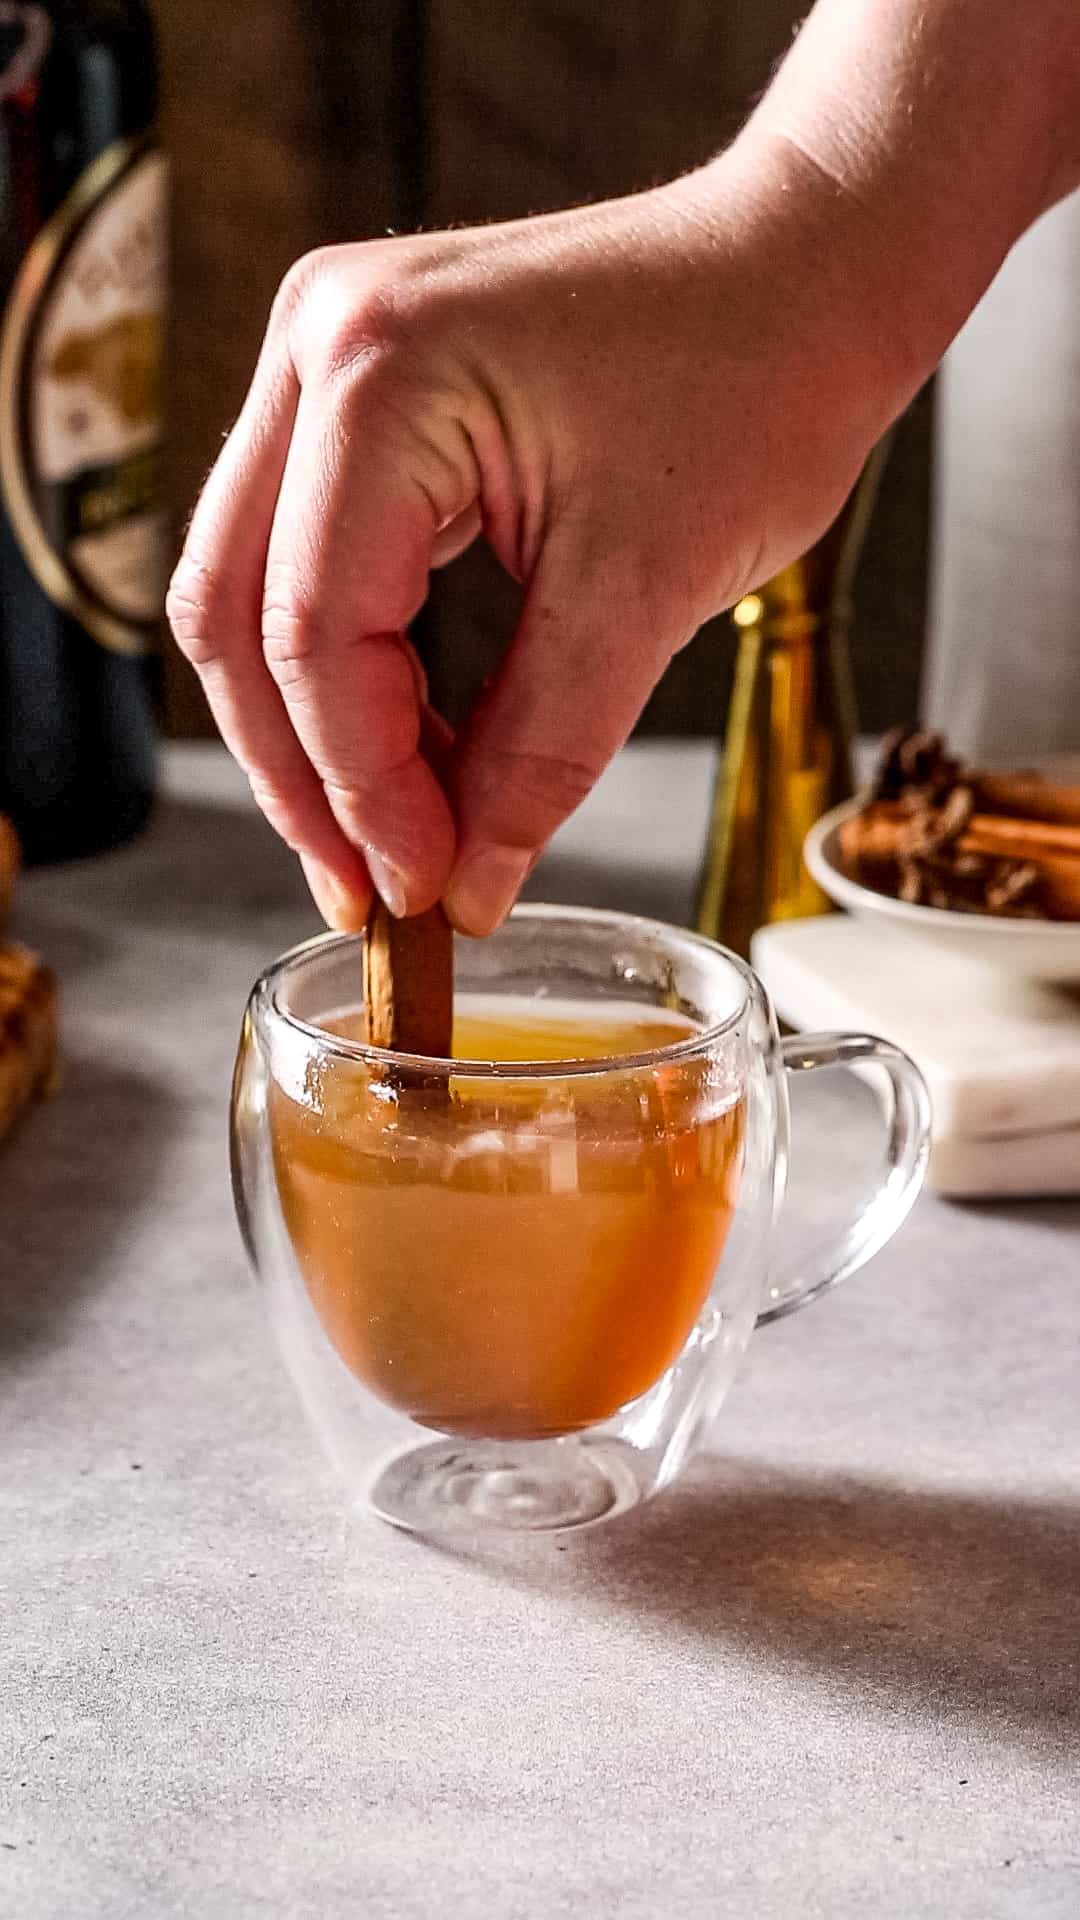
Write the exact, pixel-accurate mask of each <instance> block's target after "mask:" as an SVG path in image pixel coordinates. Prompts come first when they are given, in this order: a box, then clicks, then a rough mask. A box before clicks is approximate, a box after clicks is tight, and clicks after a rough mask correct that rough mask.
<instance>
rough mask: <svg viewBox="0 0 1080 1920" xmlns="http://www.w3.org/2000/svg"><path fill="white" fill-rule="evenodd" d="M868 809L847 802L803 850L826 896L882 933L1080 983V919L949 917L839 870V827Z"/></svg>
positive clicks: (816, 829)
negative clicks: (877, 925) (877, 890)
mask: <svg viewBox="0 0 1080 1920" xmlns="http://www.w3.org/2000/svg"><path fill="white" fill-rule="evenodd" d="M864 805H865V801H864V800H861V799H855V800H847V801H845V802H844V805H843V806H841V807H834V808H833V810H832V812H831V813H827V814H825V816H824V818H823V819H821V820H819V821H818V822H817V825H816V826H814V827H812V828H811V830H810V832H809V834H808V835H807V837H806V845H805V847H804V849H803V852H804V854H805V858H806V864H807V866H808V867H809V869H810V872H811V874H812V875H813V877H814V879H815V880H816V881H817V883H818V886H819V887H820V888H821V890H822V892H823V893H827V894H828V896H829V899H830V900H835V902H836V904H837V906H838V907H844V908H846V910H847V911H848V913H854V914H857V915H858V917H859V919H861V920H877V921H879V922H881V925H882V929H883V931H884V930H887V929H889V928H891V929H893V930H894V931H895V932H897V933H902V934H905V935H911V937H912V938H914V939H916V940H922V941H928V942H930V943H931V944H932V945H933V946H936V947H948V948H949V950H950V952H952V953H955V954H961V953H963V954H967V955H969V956H970V958H971V959H973V960H983V961H985V962H986V963H987V964H988V965H990V966H994V967H1003V968H1005V969H1006V970H1007V971H1008V972H1010V973H1016V974H1022V975H1023V976H1024V977H1025V978H1027V979H1029V980H1069V981H1080V921H1063V920H1005V919H997V918H994V917H993V916H992V915H990V914H980V913H947V912H945V911H944V909H942V908H940V907H916V906H912V905H911V904H910V903H909V902H908V901H907V900H894V899H892V898H891V897H890V896H889V895H888V894H885V893H875V892H874V891H873V889H872V888H870V887H862V886H860V885H859V883H858V881H857V880H849V879H848V876H847V874H846V873H844V872H843V870H842V868H841V866H840V848H839V841H838V835H839V829H840V827H841V825H842V824H843V822H844V821H845V820H848V819H850V818H851V816H852V814H855V813H858V812H859V810H860V808H861V807H862V806H864Z"/></svg>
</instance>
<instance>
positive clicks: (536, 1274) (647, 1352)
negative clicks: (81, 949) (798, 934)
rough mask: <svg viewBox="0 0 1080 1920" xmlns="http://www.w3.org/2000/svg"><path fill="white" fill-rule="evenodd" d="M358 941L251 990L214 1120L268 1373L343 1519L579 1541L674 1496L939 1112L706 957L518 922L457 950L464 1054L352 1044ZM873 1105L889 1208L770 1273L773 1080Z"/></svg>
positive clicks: (597, 931)
mask: <svg viewBox="0 0 1080 1920" xmlns="http://www.w3.org/2000/svg"><path fill="white" fill-rule="evenodd" d="M360 981H361V951H360V942H359V940H358V939H357V938H355V937H353V936H339V935H326V936H324V937H322V938H320V939H316V940H312V941H310V942H309V943H308V944H307V945H305V946H302V947H298V948H296V949H295V950H294V951H293V952H292V953H289V954H287V955H286V956H285V957H284V958H283V959H281V960H279V961H278V962H277V963H276V965H274V966H272V967H271V968H270V969H269V971H268V972H267V973H266V974H264V976H263V977H262V979H261V980H260V981H259V982H258V983H257V985H256V987H255V989H254V991H253V993H252V996H251V999H250V1002H249V1004H248V1008H247V1012H246V1015H245V1019H244V1029H243V1035H242V1038H241V1043H240V1052H239V1058H238V1061H237V1068H236V1077H235V1085H234V1096H233V1115H232V1129H233V1132H232V1137H233V1170H234V1183H235V1191H236V1202H237V1209H238V1213H239V1217H240V1222H241V1227H242V1230H243V1233H244V1238H245V1241H246V1244H247V1248H248V1251H249V1254H250V1256H251V1260H252V1262H253V1265H254V1267H255V1271H256V1273H257V1274H258V1276H259V1278H260V1279H261V1281H262V1282H263V1285H264V1287H265V1290H266V1295H267V1299H268V1302H269V1307H270V1313H271V1318H272V1321H273V1324H274V1327H275V1330H276V1333H277V1338H278V1341H279V1344H280V1347H281V1351H282V1354H283V1357H284V1360H285V1363H286V1365H287V1367H288V1369H289V1371H290V1372H291V1374H292V1376H293V1379H294V1380H295V1382H296V1385H297V1387H298V1389H299V1391H300V1394H301V1397H302V1400H303V1402H304V1405H305V1407H306V1408H307V1411H308V1414H309V1417H310V1419H311V1421H312V1423H313V1425H314V1426H315V1428H316V1429H317V1431H318V1432H319V1434H320V1435H321V1437H322V1439H323V1441H324V1442H325V1444H326V1446H327V1447H328V1449H329V1451H330V1453H331V1455H332V1456H333V1458H334V1459H335V1460H336V1462H337V1464H338V1466H339V1468H340V1469H341V1472H342V1473H343V1475H344V1478H345V1482H346V1485H347V1487H348V1489H349V1493H350V1496H351V1498H352V1499H353V1500H355V1501H357V1502H360V1503H364V1502H366V1503H367V1504H369V1505H370V1506H371V1507H372V1508H373V1509H374V1510H375V1512H376V1513H378V1514H380V1515H382V1517H383V1518H384V1519H386V1520H389V1521H392V1522H394V1523H395V1524H397V1525H399V1526H402V1527H407V1528H410V1529H412V1530H414V1531H416V1532H420V1533H428V1534H433V1535H439V1534H447V1533H461V1532H463V1531H465V1532H475V1531H477V1530H483V1529H511V1530H514V1531H517V1532H527V1531H550V1530H556V1529H561V1528H571V1527H578V1526H582V1525H587V1524H589V1523H591V1522H595V1521H598V1520H601V1519H603V1518H605V1517H607V1516H610V1515H613V1514H616V1513H618V1512H621V1511H624V1510H625V1509H626V1508H628V1507H630V1506H633V1505H634V1504H635V1503H636V1502H638V1501H640V1500H643V1499H646V1498H648V1497H649V1496H650V1495H652V1494H654V1493H656V1492H658V1491H659V1490H660V1489H661V1488H663V1487H665V1486H666V1485H667V1484H668V1483H669V1482H670V1481H671V1480H673V1479H674V1477H675V1476H676V1474H678V1472H679V1471H680V1469H681V1467H682V1466H683V1464H684V1462H685V1461H686V1460H687V1459H688V1458H689V1457H690V1456H691V1455H692V1454H693V1453H694V1452H695V1451H697V1450H698V1449H700V1447H701V1445H702V1442H703V1438H704V1436H705V1435H706V1433H707V1431H708V1429H709V1427H710V1425H711V1423H712V1421H713V1420H714V1418H715V1416H716V1413H717V1411H718V1409H719V1407H720V1404H721V1402H722V1400H723V1398H724V1395H725V1394H726V1392H727V1389H728V1386H729V1384H730V1382H731V1379H732V1376H733V1375H734V1373H735V1370H736V1367H737V1366H738V1363H739V1360H740V1358H741V1356H742V1354H743V1352H744V1350H745V1348H746V1345H747V1342H748V1340H749V1338H750V1335H751V1332H752V1331H753V1329H754V1326H755V1325H758V1324H761V1323H762V1322H763V1321H767V1320H772V1319H775V1318H777V1317H778V1316H779V1315H781V1314H785V1313H790V1312H791V1311H792V1310H793V1309H794V1308H796V1307H799V1306H802V1305H803V1304H804V1303H805V1302H806V1301H808V1300H811V1299H813V1298H814V1297H815V1296H816V1295H818V1294H820V1293H823V1292H824V1291H825V1289H826V1288H828V1287H830V1286H832V1285H834V1284H835V1282H836V1281H838V1280H842V1279H843V1278H845V1276H846V1275H848V1274H850V1273H853V1272H854V1271H855V1269H856V1268H858V1267H860V1266H862V1265H863V1263H864V1262H865V1261H867V1260H869V1259H870V1257H871V1255H872V1254H874V1253H875V1252H876V1251H877V1250H878V1248H880V1247H881V1246H882V1245H883V1244H884V1243H885V1241H887V1240H888V1239H889V1238H890V1237H891V1236H892V1234H894V1233H895V1232H896V1229H897V1228H898V1226H899V1225H900V1223H901V1221H902V1220H903V1219H904V1217H905V1215H906V1214H907V1212H908V1210H909V1208H910V1207H911V1205H912V1203H913V1201H914V1199H915V1197H916V1194H917V1193H918V1190H919V1187H920V1185H921V1183H922V1177H923V1172H924V1168H925V1163H926V1155H927V1144H928V1135H929V1112H928V1102H927V1096H926V1090H925V1087H924V1085H923V1082H922V1079H921V1077H920V1075H919V1072H918V1070H917V1068H916V1067H915V1066H914V1065H913V1064H912V1062H911V1061H910V1060H909V1059H908V1058H907V1057H906V1056H905V1055H904V1054H902V1053H900V1052H899V1051H898V1050H897V1049H896V1048H895V1047H891V1046H888V1045H886V1044H885V1043H884V1042H882V1041H880V1040H874V1039H868V1038H865V1037H860V1036H855V1035H835V1034H833V1035H825V1036H815V1037H809V1038H808V1037H807V1036H806V1035H800V1036H799V1037H798V1038H797V1039H794V1040H784V1041H781V1040H780V1039H779V1037H778V1034H777V1029H776V1023H775V1020H774V1018H773V1015H772V1011H771V1008H770V1006H769V1002H768V999H767V997H766V995H765V992H764V989H763V988H762V986H761V984H760V982H759V981H758V979H757V977H756V975H755V974H754V973H753V972H752V970H751V969H750V968H749V967H747V966H746V965H744V963H743V962H742V961H741V960H738V959H736V958H735V956H734V955H732V954H730V953H727V952H725V951H724V950H723V948H721V947H718V946H715V945H714V944H713V943H712V942H711V941H709V940H706V939H703V938H701V937H700V936H699V935H696V934H692V933H688V932H684V931H681V930H677V929H675V928H672V927H665V926H661V925H658V924H656V923H655V922H652V921H649V920H642V919H637V918H634V917H631V916H629V915H623V914H617V913H602V912H591V911H582V910H577V909H572V908H566V907H539V906H528V907H519V908H518V909H517V910H516V911H515V912H514V914H513V915H512V916H511V918H510V920H509V921H508V922H507V923H506V925H505V926H504V927H503V928H502V929H501V930H500V931H499V932H498V933H496V934H494V935H492V937H491V938H490V939H488V940H483V941H470V940H460V941H458V942H457V951H456V955H455V989H456V991H455V1044H454V1051H455V1055H461V1057H460V1058H455V1059H453V1060H429V1059H420V1058H416V1057H412V1056H407V1055H404V1054H392V1053H385V1052H380V1051H379V1050H378V1049H375V1048H371V1047H368V1046H366V1045H364V1044H363V1043H362V1041H361V1040H360V1039H358V1038H356V1037H354V1036H355V1035H356V1034H357V1033H358V1031H359V1030H360V1018H359V1014H358V1012H357V1006H358V1000H359V993H360ZM834 1066H848V1067H851V1066H855V1067H857V1068H858V1069H859V1071H860V1073H863V1072H871V1071H872V1073H873V1075H874V1077H875V1078H877V1079H880V1081H881V1083H882V1087H883V1093H884V1100H883V1112H884V1127H883V1133H884V1158H883V1169H882V1174H881V1178H880V1181H879V1182H878V1184H877V1186H876V1189H875V1191H873V1192H872V1193H871V1194H870V1195H869V1196H868V1197H867V1199H866V1200H865V1202H864V1203H863V1205H862V1207H861V1209H860V1211H859V1212H858V1213H857V1214H856V1216H855V1217H854V1218H853V1219H852V1220H851V1221H850V1222H849V1224H848V1225H847V1227H846V1229H845V1231H844V1232H843V1234H842V1236H841V1237H840V1238H839V1239H838V1240H837V1242H836V1244H835V1245H833V1246H832V1247H831V1248H829V1249H828V1250H827V1251H825V1252H818V1253H816V1254H815V1256H814V1258H813V1263H812V1264H811V1265H810V1266H808V1267H806V1268H805V1269H803V1270H799V1271H797V1272H795V1271H793V1272H779V1271H776V1270H775V1268H773V1267H771V1266H770V1247H769V1242H770V1236H771V1234H772V1229H773V1223H774V1220H775V1217H776V1214H777V1211H778V1208H779V1205H780V1202H781V1200H782V1198H783V1190H784V1183H785V1176H786V1169H787V1142H788V1098H787V1075H788V1074H789V1073H791V1072H798V1073H803V1072H806V1071H808V1070H811V1069H816V1068H820V1067H834Z"/></svg>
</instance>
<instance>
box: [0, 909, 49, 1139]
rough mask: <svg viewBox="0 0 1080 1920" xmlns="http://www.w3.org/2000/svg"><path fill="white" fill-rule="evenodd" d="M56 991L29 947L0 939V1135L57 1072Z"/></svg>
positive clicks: (0, 1135)
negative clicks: (0, 940)
mask: <svg viewBox="0 0 1080 1920" xmlns="http://www.w3.org/2000/svg"><path fill="white" fill-rule="evenodd" d="M58 1010H59V995H58V993H57V987H56V981H55V979H54V978H53V975H52V974H51V973H50V971H49V969H48V967H46V966H44V965H43V964H42V962H41V961H40V960H39V959H38V957H37V954H35V953H31V952H30V949H29V948H28V947H21V946H18V945H16V944H15V943H14V942H13V941H4V942H0V1139H3V1138H4V1137H5V1135H6V1134H8V1133H10V1132H11V1129H12V1127H13V1126H14V1125H15V1123H16V1121H17V1120H18V1119H19V1116H20V1115H21V1114H22V1113H23V1112H25V1110H26V1108H27V1107H29V1106H30V1105H31V1104H32V1102H33V1101H34V1100H37V1099H40V1098H41V1097H42V1096H43V1095H45V1094H47V1093H50V1092H51V1091H52V1090H53V1087H54V1084H55V1081H56V1075H57V1067H58V1063H57V1016H58Z"/></svg>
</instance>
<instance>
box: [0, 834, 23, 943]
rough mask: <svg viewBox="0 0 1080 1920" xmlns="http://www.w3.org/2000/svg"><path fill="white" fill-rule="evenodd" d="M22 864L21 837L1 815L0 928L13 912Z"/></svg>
mask: <svg viewBox="0 0 1080 1920" xmlns="http://www.w3.org/2000/svg"><path fill="white" fill-rule="evenodd" d="M20 862H21V854H20V850H19V836H18V834H17V833H16V832H15V829H14V827H13V826H12V824H11V821H10V820H9V819H8V818H7V816H6V815H5V814H2V813H0V927H2V926H3V924H4V921H5V920H6V919H7V917H8V914H9V913H10V912H11V902H12V899H13V897H14V893H15V882H16V880H17V878H18V874H19V866H20Z"/></svg>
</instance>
